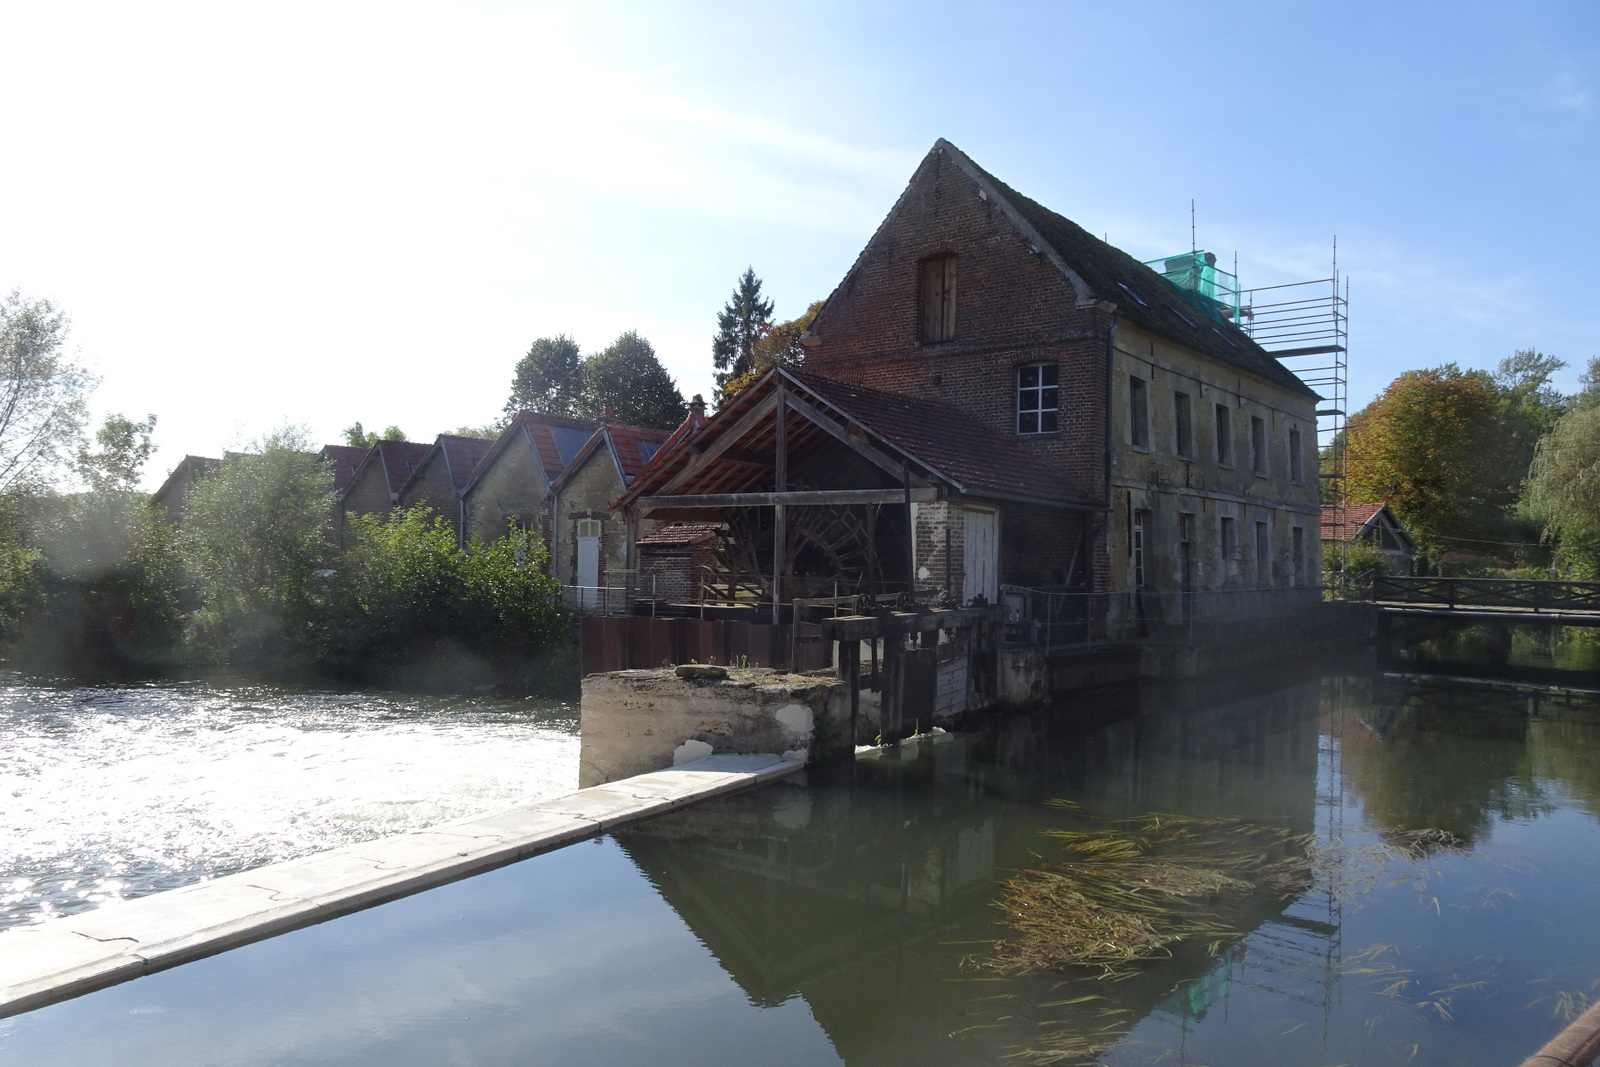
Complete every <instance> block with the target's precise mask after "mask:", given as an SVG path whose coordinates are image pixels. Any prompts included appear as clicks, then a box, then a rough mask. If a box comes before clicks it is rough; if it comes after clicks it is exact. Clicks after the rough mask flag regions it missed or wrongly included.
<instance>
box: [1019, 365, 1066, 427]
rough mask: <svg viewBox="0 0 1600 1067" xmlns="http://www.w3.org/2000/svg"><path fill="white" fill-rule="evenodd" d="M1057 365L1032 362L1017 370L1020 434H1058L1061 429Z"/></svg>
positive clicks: (1058, 369)
mask: <svg viewBox="0 0 1600 1067" xmlns="http://www.w3.org/2000/svg"><path fill="white" fill-rule="evenodd" d="M1059 371H1060V368H1059V367H1058V366H1057V365H1056V364H1054V363H1029V364H1028V365H1026V366H1023V367H1018V368H1017V432H1018V433H1055V432H1056V430H1057V429H1058V428H1059V427H1060V414H1061V410H1060V400H1059V390H1058V388H1057V385H1056V382H1057V380H1058V378H1057V375H1058V373H1059Z"/></svg>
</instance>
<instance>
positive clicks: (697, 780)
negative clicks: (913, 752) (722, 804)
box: [0, 756, 804, 1017]
mask: <svg viewBox="0 0 1600 1067" xmlns="http://www.w3.org/2000/svg"><path fill="white" fill-rule="evenodd" d="M803 766H804V764H803V763H802V762H800V761H798V760H788V759H781V758H779V757H776V756H708V757H706V758H705V759H702V760H697V761H695V762H694V763H686V764H684V765H682V766H681V767H675V768H673V769H672V770H667V771H656V772H653V773H651V774H641V775H637V776H636V777H633V778H624V779H622V780H621V781H617V782H612V783H610V784H608V785H601V786H594V787H592V788H589V789H581V790H579V791H578V792H576V793H571V794H568V795H567V796H563V797H552V798H551V799H548V800H541V801H538V802H536V803H533V804H529V805H527V806H526V807H519V808H512V809H510V810H509V811H502V812H498V813H495V814H492V815H483V816H479V817H477V818H472V819H464V820H462V821H460V822H453V823H446V824H444V825H441V826H432V827H429V828H428V829H426V830H417V831H414V832H412V833H408V834H403V835H401V836H399V837H387V838H383V839H381V840H378V841H370V842H368V843H366V844H361V845H346V846H344V847H342V848H336V849H332V850H330V851H328V852H319V853H317V854H316V855H312V856H303V857H301V858H300V859H297V860H290V861H288V862H287V863H275V864H271V865H269V866H266V867H258V868H256V869H255V870H252V871H245V872H243V873H241V874H232V875H228V876H226V877H224V878H216V879H213V880H211V881H209V882H200V883H198V884H196V885H191V886H185V887H183V888H181V889H173V890H169V891H168V892H165V893H156V894H154V895H152V896H148V897H140V898H139V899H137V900H128V901H119V902H117V903H114V904H107V905H105V906H103V907H100V908H96V909H95V910H93V911H87V912H83V913H82V914H79V915H72V916H67V917H65V918H61V919H53V920H50V921H48V922H44V923H39V924H36V925H33V926H21V927H16V928H14V929H12V930H9V931H7V932H5V933H0V1017H4V1016H7V1015H15V1014H17V1013H19V1012H24V1011H29V1010H31V1009H33V1008H38V1007H42V1006H43V1005H45V1004H49V1003H52V1002H54V1001H58V1000H66V999H67V998H69V997H74V996H78V995H79V994H82V993H87V992H89V991H90V990H94V989H100V988H102V987H104V986H108V985H114V984H116V983H118V982H125V981H127V980H128V979H130V978H137V977H138V976H140V975H142V974H149V973H151V972H152V971H158V970H162V969H164V968H167V967H172V966H175V965H177V964H180V963H187V962H188V961H190V960H194V959H199V958H200V957H202V956H210V955H213V954H214V953H218V952H222V951H224V950H226V949H230V948H234V947H236V946H238V945H243V944H247V943H249V942H251V941H259V940H261V939H262V938H266V937H271V936H272V935H273V934H281V933H283V932H285V931H287V930H293V929H296V928H298V927H302V926H309V925H311V924H312V923H318V922H322V921H323V920H325V919H331V918H333V917H334V916H336V915H343V914H345V913H347V912H352V911H358V910H360V909H362V908H367V907H371V906H372V905H374V904H379V903H382V902H384V901H386V900H393V899H395V898H396V897H403V896H407V895H409V894H411V893H417V892H420V891H422V890H424V889H431V888H433V887H434V886H437V885H443V884H444V883H446V882H452V881H455V880H456V879H459V878H464V877H466V876H467V875H469V874H476V873H478V872H480V871H484V870H488V869H490V868H492V867H498V866H501V865H503V864H506V863H509V862H511V861H513V860H518V859H522V858H523V857H525V856H532V855H534V854H535V853H539V852H547V851H549V850H550V849H553V848H559V847H560V846H562V845H565V844H569V843H571V842H573V841H579V840H582V839H583V838H587V837H595V836H598V835H599V834H602V833H605V832H606V831H608V830H613V829H616V828H617V827H620V826H626V825H628V824H629V823H634V822H638V821H640V820H641V819H647V818H649V817H650V816H652V815H659V814H661V813H663V812H667V811H672V810H674V809H676V808H681V807H684V806H685V805H688V804H693V803H695V802H697V801H700V800H705V799H707V798H709V797H714V796H720V795H722V794H725V793H734V792H738V791H740V790H743V789H749V788H751V787H753V786H756V785H759V784H761V783H763V782H768V781H772V780H773V779H776V778H781V777H784V776H785V775H789V774H793V773H794V772H796V771H798V770H800V769H801V767H803Z"/></svg>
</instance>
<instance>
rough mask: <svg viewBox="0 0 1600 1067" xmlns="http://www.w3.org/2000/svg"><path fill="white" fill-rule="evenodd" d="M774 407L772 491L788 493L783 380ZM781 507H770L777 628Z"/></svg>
mask: <svg viewBox="0 0 1600 1067" xmlns="http://www.w3.org/2000/svg"><path fill="white" fill-rule="evenodd" d="M777 399H778V403H777V406H776V407H775V408H774V409H773V417H774V418H775V419H777V420H778V421H777V425H776V427H775V432H774V434H773V453H774V454H773V457H772V473H773V482H774V485H773V490H774V491H775V492H779V493H787V492H788V491H789V412H788V404H787V402H786V401H787V399H788V397H787V395H786V393H785V392H784V388H783V378H782V377H779V378H778V385H777ZM784 507H785V505H783V504H774V505H772V624H773V625H774V626H776V625H778V623H779V621H780V620H781V618H782V611H781V609H782V606H783V572H784V570H785V569H786V568H787V564H786V563H785V561H784V558H783V556H784V552H783V550H784V546H785V545H786V544H787V543H788V539H789V530H788V516H787V515H786V514H785V512H784Z"/></svg>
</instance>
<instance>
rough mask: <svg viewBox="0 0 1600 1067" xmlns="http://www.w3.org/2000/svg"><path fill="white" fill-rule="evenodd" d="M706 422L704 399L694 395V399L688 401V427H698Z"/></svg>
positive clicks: (697, 394)
mask: <svg viewBox="0 0 1600 1067" xmlns="http://www.w3.org/2000/svg"><path fill="white" fill-rule="evenodd" d="M705 421H706V401H705V397H703V396H701V395H700V394H699V393H696V394H694V399H693V400H691V401H689V425H691V426H698V425H700V424H701V423H702V422H705Z"/></svg>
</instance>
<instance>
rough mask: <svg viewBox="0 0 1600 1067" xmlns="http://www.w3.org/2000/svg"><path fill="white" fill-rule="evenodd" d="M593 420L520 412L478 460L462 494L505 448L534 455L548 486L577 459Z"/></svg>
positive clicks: (592, 433)
mask: <svg viewBox="0 0 1600 1067" xmlns="http://www.w3.org/2000/svg"><path fill="white" fill-rule="evenodd" d="M599 425H600V424H599V423H598V422H596V421H595V420H594V419H578V418H572V417H570V416H567V415H546V414H544V413H543V412H539V411H519V412H517V413H516V415H515V416H514V417H513V418H512V420H511V422H510V424H509V425H507V426H506V428H505V430H504V431H503V432H502V433H501V434H500V436H499V438H497V439H496V440H495V441H494V443H493V444H492V445H491V446H490V447H489V450H488V451H487V452H486V453H485V454H484V455H483V457H482V459H481V460H480V461H479V462H478V464H477V467H476V469H475V470H474V471H473V473H472V477H471V479H470V480H469V481H468V483H467V485H466V486H464V487H463V488H462V490H461V491H462V492H463V493H467V492H471V491H472V487H473V485H474V484H476V483H477V481H478V479H479V478H481V477H483V475H484V474H485V472H487V471H488V470H489V469H490V468H491V467H493V466H494V465H495V464H496V463H498V462H500V459H501V457H503V456H504V455H505V454H506V452H507V450H509V449H512V448H525V449H527V450H528V451H529V453H530V454H531V455H532V456H533V458H534V460H535V464H536V466H537V467H538V468H539V471H540V473H541V474H543V475H544V480H545V485H546V486H547V487H548V486H549V485H551V484H552V483H554V482H555V480H556V479H557V478H559V477H560V476H561V472H562V471H564V470H566V469H567V467H568V466H569V465H570V464H571V463H572V462H573V461H574V460H576V459H577V458H578V454H579V453H580V452H582V451H583V448H584V446H585V445H586V444H588V442H589V438H590V437H592V436H594V431H595V429H596V428H598V427H599Z"/></svg>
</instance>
